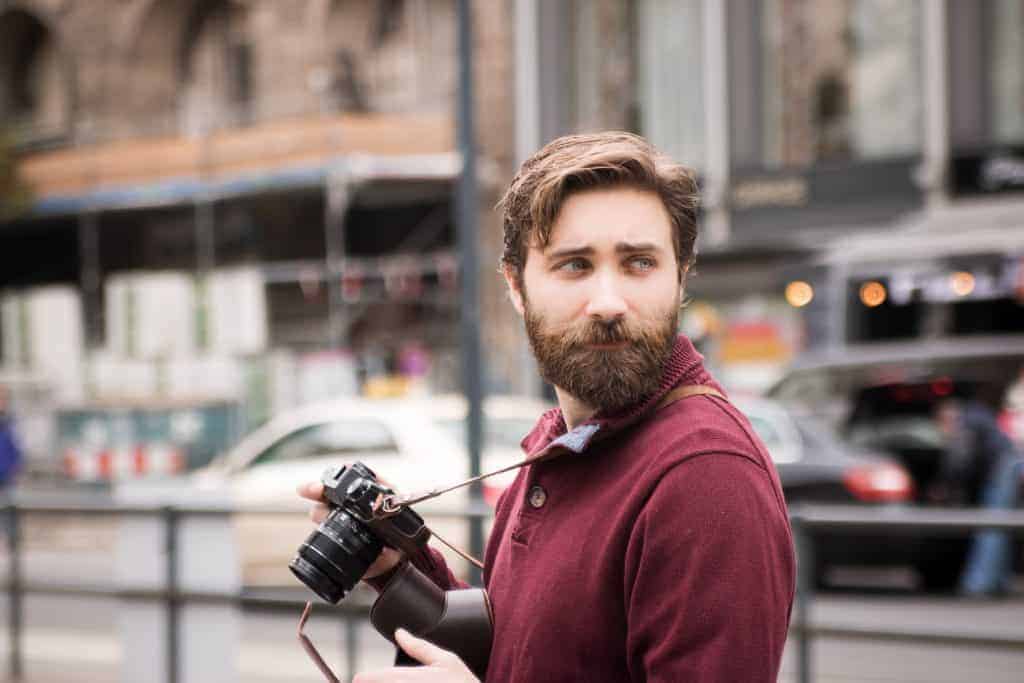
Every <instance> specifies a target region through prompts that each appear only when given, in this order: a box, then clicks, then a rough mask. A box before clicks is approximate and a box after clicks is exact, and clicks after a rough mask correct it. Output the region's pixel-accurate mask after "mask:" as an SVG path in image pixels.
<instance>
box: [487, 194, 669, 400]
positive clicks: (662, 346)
mask: <svg viewBox="0 0 1024 683" xmlns="http://www.w3.org/2000/svg"><path fill="white" fill-rule="evenodd" d="M506 278H507V279H508V281H509V286H510V288H511V292H512V299H513V303H514V304H515V306H516V309H517V310H518V311H519V312H520V313H521V314H522V315H523V316H524V317H525V320H526V331H527V334H528V336H529V339H530V345H531V346H532V348H533V352H534V355H535V356H536V357H537V362H538V364H539V365H540V370H541V374H542V375H543V377H544V378H545V379H546V380H547V381H549V382H551V383H552V384H554V385H556V386H558V387H559V388H561V389H563V390H565V391H567V392H568V393H569V394H571V395H572V396H574V397H576V398H577V399H579V400H580V401H582V402H583V403H585V404H586V405H588V406H590V407H592V408H594V409H596V410H598V411H601V412H614V411H615V410H618V409H621V408H624V407H626V406H629V405H631V404H633V403H636V402H637V401H639V400H640V399H642V398H644V397H646V396H647V395H649V394H651V393H652V392H653V391H654V390H655V389H657V387H658V385H659V383H660V380H661V374H662V368H663V366H664V363H665V360H666V359H667V358H668V356H669V354H671V352H672V347H673V344H674V342H675V336H676V329H677V320H678V312H679V304H680V298H681V296H682V291H681V289H682V288H681V285H680V280H679V269H678V264H677V261H676V255H675V250H674V248H673V244H672V223H671V219H670V218H669V215H668V213H667V211H666V210H665V207H664V205H663V204H662V202H661V199H660V198H659V197H658V195H657V194H655V193H653V192H649V191H645V190H638V189H634V188H629V187H620V188H602V189H595V190H587V191H583V192H579V193H577V194H574V195H571V196H570V197H569V198H568V199H567V200H566V201H565V203H564V204H563V205H562V208H561V211H560V212H559V214H558V217H557V218H556V220H555V223H554V225H553V226H552V230H551V239H550V241H549V243H548V245H547V246H546V247H545V248H544V249H543V250H542V249H540V248H538V247H537V246H535V245H533V246H531V247H530V248H529V251H528V253H527V257H526V264H525V266H524V267H523V283H522V289H521V290H520V289H519V288H517V287H516V283H515V280H514V279H513V278H511V277H509V275H508V274H507V275H506Z"/></svg>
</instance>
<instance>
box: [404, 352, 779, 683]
mask: <svg viewBox="0 0 1024 683" xmlns="http://www.w3.org/2000/svg"><path fill="white" fill-rule="evenodd" d="M685 384H707V385H711V386H714V387H715V388H717V389H719V390H721V389H720V387H718V385H716V384H715V383H714V380H713V379H712V378H711V377H710V375H709V374H708V373H707V372H706V371H705V370H704V368H703V366H702V363H701V357H700V355H699V354H698V353H697V352H696V351H695V350H694V348H693V346H692V345H691V344H690V342H689V340H687V339H686V338H685V337H680V338H679V340H678V341H677V344H676V347H675V350H674V352H673V354H672V357H671V359H670V360H669V362H668V364H667V367H666V370H665V375H664V378H663V381H662V384H661V388H660V390H659V391H658V392H657V393H656V394H655V395H653V396H651V397H650V398H649V399H648V400H647V401H646V402H645V403H644V404H643V405H641V406H636V407H634V408H632V409H629V410H627V411H623V413H621V414H618V415H615V416H604V417H601V416H599V417H598V418H596V419H592V420H589V421H587V422H585V423H583V424H582V425H579V426H577V427H576V429H574V430H573V431H572V432H569V433H568V434H567V433H566V427H565V422H564V420H563V418H562V415H561V412H560V411H559V410H558V409H555V410H551V411H548V412H547V413H545V414H544V415H543V416H542V417H541V418H540V420H539V422H538V423H537V426H536V427H535V428H534V430H533V431H532V432H531V433H530V434H529V435H528V436H527V437H526V438H525V439H524V440H523V447H524V449H525V450H526V451H527V452H528V453H529V454H530V455H536V454H538V453H540V452H542V451H544V450H545V449H549V448H565V449H566V450H567V452H566V453H565V454H563V455H561V456H559V457H558V458H555V459H554V460H550V461H547V462H543V463H539V464H536V465H531V466H529V467H525V468H523V469H522V470H520V472H519V475H518V477H517V478H516V480H515V482H514V483H513V484H512V486H511V487H509V489H508V490H507V491H506V492H505V494H504V495H503V496H502V498H501V499H500V501H499V502H498V508H497V516H496V518H495V523H494V528H493V531H492V532H491V537H490V541H489V543H488V546H487V552H486V555H485V566H486V569H485V572H484V581H485V583H486V585H487V589H488V592H489V593H490V597H491V601H492V604H493V607H494V619H495V625H494V627H495V633H494V645H493V649H492V652H491V660H490V667H489V669H488V671H487V681H530V682H536V681H544V682H545V683H555V682H558V681H609V682H612V681H614V682H616V683H619V682H622V681H651V682H654V681H665V682H668V681H712V682H717V681H743V682H745V683H750V682H757V681H765V682H767V681H775V680H776V678H777V675H778V670H779V663H780V659H781V657H782V650H783V645H784V643H785V640H786V631H787V628H788V624H789V613H790V607H791V604H792V601H793V590H794V581H795V566H796V564H795V558H794V552H793V540H792V536H791V534H790V528H789V521H788V517H787V514H786V506H785V502H784V501H783V497H782V489H781V487H780V486H779V480H778V476H777V474H776V472H775V468H774V467H773V465H772V462H771V460H770V459H769V456H768V454H767V452H766V451H765V448H764V445H763V444H762V443H761V441H760V439H758V437H757V436H756V434H755V433H754V432H753V430H752V429H751V427H750V424H749V423H748V421H747V419H746V418H745V417H744V416H743V415H742V414H741V413H740V412H739V411H738V410H736V409H735V408H734V407H733V406H732V405H731V404H730V403H728V402H727V401H724V400H722V399H719V398H715V397H711V396H704V395H701V396H694V397H690V398H686V399H683V400H680V401H677V402H676V403H673V404H671V405H669V406H667V407H665V408H663V409H661V410H655V408H656V406H657V404H658V402H659V401H660V400H661V398H662V397H663V396H664V395H665V394H666V393H667V392H668V391H669V390H670V389H671V388H673V387H674V386H677V385H685ZM438 558H439V555H438V554H436V553H434V554H433V557H430V558H427V557H422V558H416V564H417V565H421V568H424V569H427V570H429V571H430V573H431V575H432V576H433V577H434V580H435V581H437V582H438V583H439V584H440V585H442V587H445V588H453V587H456V582H455V580H454V579H453V578H452V576H451V573H450V572H448V571H447V568H446V567H444V566H443V565H442V564H440V563H438Z"/></svg>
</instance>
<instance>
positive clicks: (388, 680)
mask: <svg viewBox="0 0 1024 683" xmlns="http://www.w3.org/2000/svg"><path fill="white" fill-rule="evenodd" d="M395 640H396V641H398V645H399V647H401V648H402V649H403V650H405V652H406V654H408V655H409V656H410V657H412V658H413V659H415V660H416V661H417V662H420V663H421V664H423V665H424V666H396V667H392V668H390V669H381V670H379V671H371V672H369V673H365V674H359V675H357V676H356V677H355V678H354V679H352V683H407V682H408V683H430V681H436V682H437V683H479V679H477V677H476V676H474V675H473V672H472V671H470V670H469V668H468V667H467V666H466V665H465V664H463V662H462V660H461V659H459V658H458V656H457V655H456V654H455V653H454V652H449V651H448V650H442V649H441V648H439V647H438V646H437V645H434V644H433V643H431V642H428V641H426V640H423V639H422V638H417V637H416V636H414V635H412V634H411V633H409V632H408V631H406V630H405V629H403V628H400V629H398V630H397V631H395Z"/></svg>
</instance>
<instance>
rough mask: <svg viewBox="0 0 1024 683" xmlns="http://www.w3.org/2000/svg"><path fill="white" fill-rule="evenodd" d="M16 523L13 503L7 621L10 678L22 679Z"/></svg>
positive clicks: (10, 510) (9, 519)
mask: <svg viewBox="0 0 1024 683" xmlns="http://www.w3.org/2000/svg"><path fill="white" fill-rule="evenodd" d="M19 526H20V525H19V524H18V508H17V507H16V506H15V505H14V504H13V503H11V504H9V505H8V507H7V549H8V557H10V566H9V567H8V576H9V579H8V581H9V588H8V592H9V593H10V599H9V601H8V617H7V618H8V623H9V624H10V627H11V634H10V638H11V642H10V648H11V665H10V669H11V679H12V680H15V681H20V680H22V674H23V673H24V670H25V669H24V666H23V665H22V658H21V631H22V609H21V555H20V546H21V541H20V538H19V536H20V534H19Z"/></svg>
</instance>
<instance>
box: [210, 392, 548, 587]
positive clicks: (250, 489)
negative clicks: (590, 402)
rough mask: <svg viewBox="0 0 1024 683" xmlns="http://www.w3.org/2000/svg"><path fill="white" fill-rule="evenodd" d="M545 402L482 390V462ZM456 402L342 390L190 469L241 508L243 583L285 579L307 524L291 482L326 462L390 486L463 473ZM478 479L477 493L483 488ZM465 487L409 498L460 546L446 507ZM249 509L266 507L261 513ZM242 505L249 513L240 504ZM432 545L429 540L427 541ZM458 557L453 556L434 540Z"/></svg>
mask: <svg viewBox="0 0 1024 683" xmlns="http://www.w3.org/2000/svg"><path fill="white" fill-rule="evenodd" d="M548 407H549V406H548V405H547V404H545V403H543V402H541V401H536V400H532V399H528V398H521V397H509V396H492V397H488V398H487V399H486V401H485V404H484V417H485V431H484V434H485V439H484V444H483V453H482V460H483V463H482V464H483V468H484V470H486V469H487V468H492V469H493V468H497V467H499V466H502V465H504V464H511V463H512V462H514V461H515V460H517V459H520V458H521V457H522V455H521V453H520V452H519V450H518V447H517V446H516V447H513V442H514V437H513V436H512V435H514V434H515V433H516V432H518V431H519V430H522V433H521V434H519V438H520V439H521V438H522V437H523V436H525V434H526V432H527V431H529V429H530V428H531V427H532V426H533V423H534V421H535V420H536V418H537V417H538V416H539V415H540V414H541V412H543V410H545V409H546V408H548ZM465 414H466V403H465V401H464V400H463V399H462V398H461V397H457V396H438V397H430V398H424V399H380V400H377V399H363V398H345V399H338V400H335V401H330V402H325V403H317V404H313V405H309V406H305V407H302V408H298V409H296V410H293V411H289V412H287V413H285V414H282V415H280V416H278V417H276V418H274V419H272V420H271V421H270V422H268V423H267V424H265V425H264V426H262V427H260V428H259V429H257V430H255V431H253V432H252V433H251V434H249V435H248V436H246V437H245V438H243V439H242V440H241V441H240V442H239V443H238V444H237V445H236V446H235V447H234V448H232V449H231V450H230V451H228V452H227V453H224V454H223V455H221V456H219V457H218V458H216V459H214V461H213V462H211V463H210V464H209V465H208V466H207V467H205V468H203V469H202V470H199V471H197V472H195V473H194V474H193V475H192V476H191V480H192V482H193V484H194V485H195V486H197V487H200V488H204V489H215V490H224V491H225V496H226V497H228V498H229V499H230V500H231V501H233V502H234V504H236V505H238V506H239V507H240V508H242V509H243V511H242V512H240V513H239V514H238V515H236V528H237V538H238V541H239V553H240V555H241V559H242V571H243V582H244V583H245V584H246V585H291V584H292V583H293V582H294V581H295V580H294V578H292V577H291V575H290V573H289V572H288V570H287V564H288V561H289V560H290V559H291V557H292V555H293V554H294V552H295V549H296V548H297V547H298V546H299V544H300V543H301V542H302V541H303V540H304V539H305V537H306V536H307V535H308V534H309V532H310V531H311V530H312V526H311V524H310V522H309V520H308V518H307V517H306V516H305V515H303V514H301V511H303V510H305V509H306V508H307V507H308V505H307V504H306V503H305V502H304V501H302V500H301V499H300V498H299V497H298V496H297V495H296V493H295V488H296V486H298V485H299V484H301V483H303V482H307V481H314V480H317V479H319V478H320V475H321V474H322V473H323V471H324V470H325V469H326V468H327V467H330V466H335V465H339V464H345V463H351V462H354V461H357V460H359V461H362V462H364V463H365V464H366V465H367V466H368V467H370V468H371V469H373V470H374V471H375V473H376V474H377V475H378V476H380V477H382V478H384V479H386V480H387V481H388V482H389V483H390V484H391V485H392V486H393V487H394V488H395V489H397V490H399V491H402V492H415V491H421V490H425V489H430V488H434V487H435V486H438V485H441V484H448V483H455V482H458V481H461V480H463V479H465V478H467V477H468V476H469V462H468V458H467V456H466V450H465V442H464V440H463V439H462V438H460V435H461V432H462V430H463V429H464V427H462V426H461V421H462V420H464V417H465ZM489 491H490V490H489V489H487V488H485V494H487V495H492V494H493V492H489ZM467 501H468V495H467V490H466V489H459V490H456V491H452V492H450V493H447V494H445V495H444V496H442V497H440V498H438V499H436V500H432V501H427V502H424V503H422V504H420V505H418V506H417V508H416V509H417V511H419V512H420V513H421V514H423V516H424V517H425V518H426V520H427V523H428V524H429V525H430V526H431V528H432V529H434V530H435V531H436V532H437V533H439V534H440V535H441V536H442V537H444V538H445V539H446V540H448V541H450V542H452V543H455V544H457V545H459V546H461V547H463V548H468V546H469V543H468V525H467V524H466V522H465V521H464V520H463V519H460V518H458V517H453V516H450V515H451V514H452V513H458V512H460V511H461V510H463V509H464V508H465V505H466V503H467ZM253 508H274V509H277V510H281V511H282V513H283V514H279V515H267V514H264V513H259V512H255V511H251V510H252V509H253ZM245 509H249V510H250V512H245V511H244V510H245ZM435 545H436V542H435ZM438 547H439V549H441V550H442V551H443V552H446V554H448V555H449V557H451V558H452V559H453V561H454V564H453V566H462V563H463V561H462V560H461V559H457V556H455V555H454V554H451V553H448V551H447V549H446V548H444V546H443V545H440V546H438Z"/></svg>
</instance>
